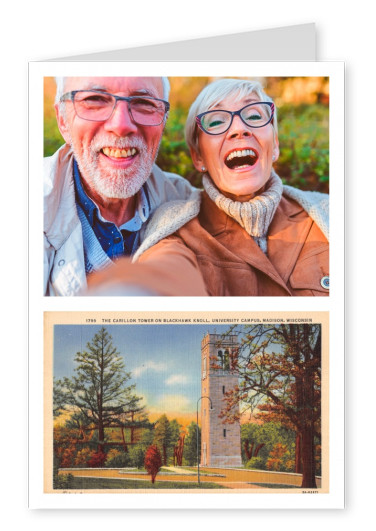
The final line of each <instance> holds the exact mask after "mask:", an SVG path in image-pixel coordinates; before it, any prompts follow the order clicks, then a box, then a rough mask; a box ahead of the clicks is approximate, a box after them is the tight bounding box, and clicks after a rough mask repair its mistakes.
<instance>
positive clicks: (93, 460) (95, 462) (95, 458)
mask: <svg viewBox="0 0 376 531" xmlns="http://www.w3.org/2000/svg"><path fill="white" fill-rule="evenodd" d="M106 459H107V456H106V454H105V453H104V452H103V450H101V449H100V450H98V451H97V452H94V453H92V454H91V457H90V459H89V460H88V461H87V463H86V464H87V466H89V467H90V468H101V467H102V466H103V465H104V464H105V462H106Z"/></svg>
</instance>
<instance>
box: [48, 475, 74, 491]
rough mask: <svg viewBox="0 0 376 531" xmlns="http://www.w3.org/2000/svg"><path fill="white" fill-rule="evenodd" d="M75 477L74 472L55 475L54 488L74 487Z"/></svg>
mask: <svg viewBox="0 0 376 531" xmlns="http://www.w3.org/2000/svg"><path fill="white" fill-rule="evenodd" d="M73 482H74V477H73V476H72V474H61V475H58V476H54V478H53V488H54V489H61V490H66V489H72V488H73Z"/></svg>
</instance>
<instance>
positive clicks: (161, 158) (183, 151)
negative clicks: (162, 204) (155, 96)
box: [157, 108, 201, 187]
mask: <svg viewBox="0 0 376 531" xmlns="http://www.w3.org/2000/svg"><path fill="white" fill-rule="evenodd" d="M185 120H186V111H185V110H184V109H182V108H177V109H172V110H171V111H170V113H169V117H168V120H167V124H166V128H165V130H164V133H163V136H162V142H161V147H160V150H159V155H158V158H157V164H158V166H160V168H162V169H163V171H168V172H171V173H176V174H178V175H181V176H182V177H185V178H186V179H188V181H189V182H190V183H191V184H193V185H194V186H197V187H201V176H200V174H199V173H198V172H197V171H196V169H195V167H194V165H193V163H192V159H191V156H190V153H189V150H188V147H187V145H186V143H185V139H184V127H185Z"/></svg>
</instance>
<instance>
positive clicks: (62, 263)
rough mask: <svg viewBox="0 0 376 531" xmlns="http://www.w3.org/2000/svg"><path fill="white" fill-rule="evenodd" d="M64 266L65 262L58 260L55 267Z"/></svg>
mask: <svg viewBox="0 0 376 531" xmlns="http://www.w3.org/2000/svg"><path fill="white" fill-rule="evenodd" d="M64 264H65V260H59V261H58V263H57V265H59V266H63V265H64Z"/></svg>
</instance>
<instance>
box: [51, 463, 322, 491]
mask: <svg viewBox="0 0 376 531" xmlns="http://www.w3.org/2000/svg"><path fill="white" fill-rule="evenodd" d="M166 471H168V473H166ZM59 473H60V474H72V475H73V476H77V477H98V478H99V477H100V478H118V479H138V480H143V481H150V477H149V476H148V475H145V472H144V473H143V474H142V473H137V472H132V471H126V470H123V469H111V468H101V469H98V468H91V469H89V468H86V469H61V470H60V471H59ZM157 481H181V482H197V471H194V470H193V469H192V470H187V469H185V468H180V467H163V468H162V470H161V471H160V472H159V474H158V476H157ZM301 481H302V477H301V475H300V474H289V473H283V472H268V471H264V470H247V469H233V468H232V469H231V468H208V467H200V482H201V483H202V484H205V482H210V483H218V484H219V485H223V486H225V487H227V488H230V489H257V488H260V487H261V486H262V485H263V484H265V486H267V485H268V484H269V485H270V484H274V485H276V486H277V485H278V486H280V488H283V486H284V485H286V486H289V487H297V488H299V487H300V485H301ZM260 484H261V485H260ZM317 487H318V488H320V487H321V479H320V478H317ZM203 488H205V487H203Z"/></svg>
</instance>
